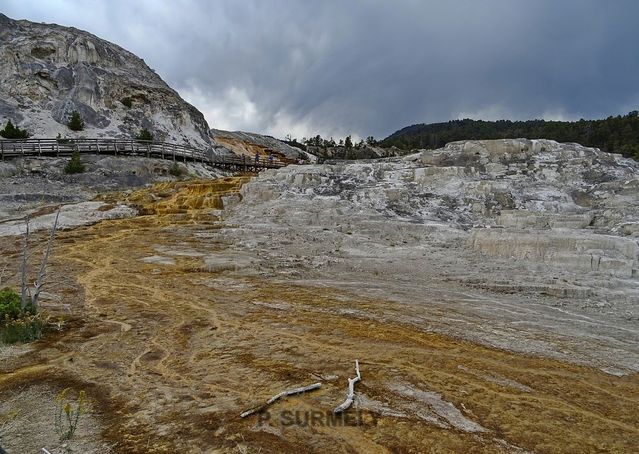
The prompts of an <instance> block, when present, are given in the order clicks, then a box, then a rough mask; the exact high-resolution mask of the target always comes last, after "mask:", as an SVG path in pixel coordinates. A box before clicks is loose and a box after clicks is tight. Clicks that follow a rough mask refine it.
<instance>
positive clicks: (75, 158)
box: [64, 151, 86, 174]
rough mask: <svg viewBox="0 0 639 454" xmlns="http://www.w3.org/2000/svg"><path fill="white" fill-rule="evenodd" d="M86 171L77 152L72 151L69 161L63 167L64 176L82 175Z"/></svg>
mask: <svg viewBox="0 0 639 454" xmlns="http://www.w3.org/2000/svg"><path fill="white" fill-rule="evenodd" d="M85 170H86V168H85V167H84V164H82V161H81V160H80V153H79V152H78V151H74V152H73V154H72V155H71V159H70V160H69V162H68V163H67V165H66V166H65V167H64V173H66V174H74V173H82V172H84V171H85Z"/></svg>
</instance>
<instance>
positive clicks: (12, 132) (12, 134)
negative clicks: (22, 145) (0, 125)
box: [0, 120, 29, 139]
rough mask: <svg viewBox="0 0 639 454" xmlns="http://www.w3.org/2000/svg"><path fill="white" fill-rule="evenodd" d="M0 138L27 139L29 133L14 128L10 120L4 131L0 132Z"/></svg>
mask: <svg viewBox="0 0 639 454" xmlns="http://www.w3.org/2000/svg"><path fill="white" fill-rule="evenodd" d="M0 136H2V137H4V138H5V139H27V138H29V133H28V132H27V131H26V130H24V129H20V128H18V127H17V126H14V125H13V123H11V120H9V121H7V124H6V125H5V127H4V129H2V130H0Z"/></svg>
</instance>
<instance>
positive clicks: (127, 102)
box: [120, 96, 133, 109]
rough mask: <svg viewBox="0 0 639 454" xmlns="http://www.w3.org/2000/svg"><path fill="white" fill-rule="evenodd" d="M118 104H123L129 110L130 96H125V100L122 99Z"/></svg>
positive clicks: (131, 99)
mask: <svg viewBox="0 0 639 454" xmlns="http://www.w3.org/2000/svg"><path fill="white" fill-rule="evenodd" d="M120 102H121V103H122V104H124V105H125V106H126V107H128V108H129V109H130V108H131V107H132V106H133V98H131V97H130V96H127V97H126V98H122V101H120Z"/></svg>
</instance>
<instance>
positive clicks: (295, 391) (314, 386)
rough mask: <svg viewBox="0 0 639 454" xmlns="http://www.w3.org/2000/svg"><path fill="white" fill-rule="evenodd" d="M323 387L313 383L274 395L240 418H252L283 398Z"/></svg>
mask: <svg viewBox="0 0 639 454" xmlns="http://www.w3.org/2000/svg"><path fill="white" fill-rule="evenodd" d="M321 386H322V384H321V383H313V384H312V385H308V386H302V387H301V388H293V389H287V390H286V391H282V392H281V393H279V394H276V395H274V396H273V397H271V398H270V399H269V400H267V401H266V403H264V404H262V405H260V406H259V407H255V408H252V409H250V410H246V411H245V412H244V413H242V414H241V415H240V418H246V417H247V416H250V415H252V414H253V413H257V412H259V411H262V410H263V409H265V408H266V407H268V406H269V405H271V404H273V402H275V401H277V400H279V399H281V398H282V397H286V396H292V395H293V394H300V393H304V392H306V391H312V390H314V389H318V388H320V387H321Z"/></svg>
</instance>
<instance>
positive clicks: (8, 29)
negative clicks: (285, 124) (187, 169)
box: [0, 14, 211, 148]
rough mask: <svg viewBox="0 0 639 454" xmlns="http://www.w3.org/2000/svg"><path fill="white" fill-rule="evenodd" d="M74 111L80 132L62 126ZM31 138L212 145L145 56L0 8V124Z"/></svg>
mask: <svg viewBox="0 0 639 454" xmlns="http://www.w3.org/2000/svg"><path fill="white" fill-rule="evenodd" d="M74 110H76V111H78V112H80V114H81V115H82V118H83V119H84V122H85V130H84V131H82V132H80V133H74V132H72V131H70V130H69V129H68V128H67V127H66V123H67V121H68V119H69V116H70V113H71V112H72V111H74ZM7 120H11V121H13V122H14V123H16V124H18V125H19V126H20V127H22V128H25V129H27V130H28V131H29V132H30V133H31V135H32V136H33V137H56V136H57V134H61V135H62V136H67V137H78V136H85V137H126V138H130V137H134V136H135V135H137V134H138V133H139V131H140V130H141V129H143V128H144V129H148V130H149V131H151V132H152V133H153V134H154V136H155V138H156V139H158V140H165V141H168V142H174V143H181V144H189V145H192V146H197V147H205V148H210V147H211V140H210V138H209V134H208V129H209V128H208V125H207V123H206V120H205V119H204V116H203V115H202V113H200V112H199V111H198V110H197V109H196V108H195V107H193V106H191V105H190V104H188V103H187V102H185V101H184V100H183V99H182V98H180V96H179V95H178V93H177V92H175V90H173V89H171V88H170V87H169V86H168V85H167V84H166V83H165V82H164V81H163V80H162V79H161V78H160V76H158V75H157V74H156V73H155V72H154V71H153V70H152V69H151V68H149V67H148V66H147V65H146V64H145V63H144V60H142V59H140V58H138V57H136V56H135V55H133V54H132V53H130V52H128V51H126V50H124V49H122V48H121V47H119V46H116V45H115V44H112V43H109V42H107V41H105V40H102V39H100V38H98V37H96V36H94V35H92V34H90V33H87V32H85V31H82V30H78V29H75V28H69V27H62V26H59V25H54V24H38V23H34V22H29V21H26V20H20V21H18V20H12V19H9V18H8V17H6V16H4V15H2V14H0V122H2V125H4V123H5V122H6V121H7Z"/></svg>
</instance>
